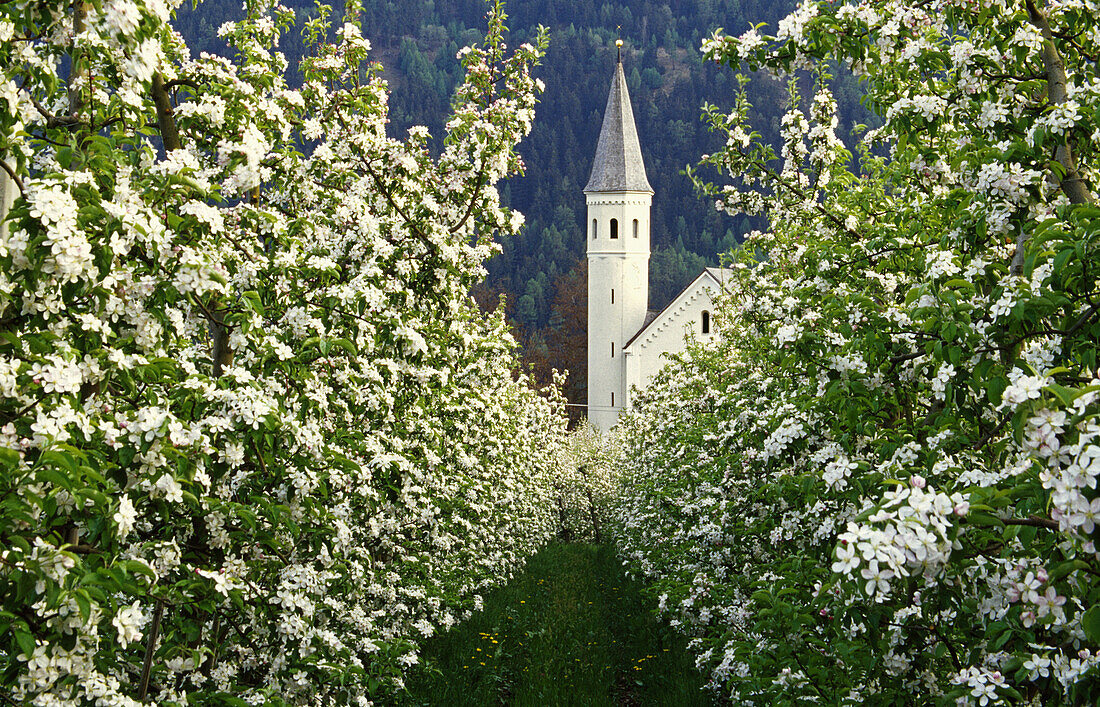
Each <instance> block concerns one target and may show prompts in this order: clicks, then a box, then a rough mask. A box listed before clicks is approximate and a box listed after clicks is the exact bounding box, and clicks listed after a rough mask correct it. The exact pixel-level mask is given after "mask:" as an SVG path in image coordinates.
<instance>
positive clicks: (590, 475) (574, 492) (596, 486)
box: [554, 421, 622, 543]
mask: <svg viewBox="0 0 1100 707" xmlns="http://www.w3.org/2000/svg"><path fill="white" fill-rule="evenodd" d="M619 450H620V445H619V444H618V442H617V439H616V438H615V437H614V436H612V435H600V434H597V433H596V432H595V431H594V429H593V428H592V427H591V426H590V425H588V424H587V422H583V421H582V423H581V424H580V425H578V426H577V427H576V429H574V430H573V431H572V432H570V433H569V437H568V438H567V440H566V442H565V444H564V445H562V447H561V448H560V449H559V451H558V454H557V467H556V469H555V472H554V491H555V493H556V505H557V512H558V533H559V534H560V535H561V537H562V539H563V540H566V541H571V540H576V541H583V542H594V543H601V542H604V541H605V540H606V539H607V538H606V536H605V533H606V530H607V527H608V523H609V522H610V520H611V513H612V510H613V507H614V504H615V498H616V495H617V493H618V489H619V477H618V472H619V469H620V468H621V466H622V465H621V462H620V461H619V459H618V452H619Z"/></svg>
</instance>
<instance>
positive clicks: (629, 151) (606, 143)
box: [584, 61, 653, 194]
mask: <svg viewBox="0 0 1100 707" xmlns="http://www.w3.org/2000/svg"><path fill="white" fill-rule="evenodd" d="M584 191H585V192H586V193H587V192H600V191H645V192H649V193H650V194H652V193H653V188H652V187H651V186H649V180H648V179H646V176H645V163H644V162H642V148H641V147H640V146H639V145H638V130H637V129H636V128H635V127H634V111H633V110H631V108H630V94H629V93H627V90H626V76H624V75H623V64H622V62H621V61H619V62H617V63H616V64H615V76H614V78H612V79H611V93H610V94H609V95H608V97H607V110H605V111H604V114H603V128H601V129H600V139H599V141H598V142H597V143H596V159H595V160H594V161H593V163H592V175H591V176H590V177H589V178H588V185H587V186H586V187H585V188H584Z"/></svg>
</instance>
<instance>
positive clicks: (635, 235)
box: [634, 219, 638, 238]
mask: <svg viewBox="0 0 1100 707" xmlns="http://www.w3.org/2000/svg"><path fill="white" fill-rule="evenodd" d="M634 237H635V238H637V237H638V219H634Z"/></svg>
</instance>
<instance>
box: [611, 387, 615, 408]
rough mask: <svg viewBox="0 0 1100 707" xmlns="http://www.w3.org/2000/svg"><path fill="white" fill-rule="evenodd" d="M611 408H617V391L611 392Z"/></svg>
mask: <svg viewBox="0 0 1100 707" xmlns="http://www.w3.org/2000/svg"><path fill="white" fill-rule="evenodd" d="M611 407H615V391H611Z"/></svg>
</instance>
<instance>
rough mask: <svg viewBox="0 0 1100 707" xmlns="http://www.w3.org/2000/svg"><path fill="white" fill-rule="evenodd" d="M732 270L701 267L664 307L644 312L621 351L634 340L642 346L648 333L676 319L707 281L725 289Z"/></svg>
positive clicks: (630, 346) (627, 347)
mask: <svg viewBox="0 0 1100 707" xmlns="http://www.w3.org/2000/svg"><path fill="white" fill-rule="evenodd" d="M732 273H733V270H731V269H729V268H703V272H701V273H699V276H698V277H697V278H695V279H694V280H692V281H691V284H689V285H688V286H687V287H685V288H684V289H683V290H682V291H681V292H680V294H678V295H676V296H675V297H673V298H672V301H671V302H669V303H668V304H667V305H665V308H664V309H662V310H661V311H660V312H658V313H657V314H656V316H653V315H652V312H649V313H647V314H646V319H645V323H644V324H643V325H642V328H641V329H639V330H638V333H636V334H635V335H634V336H632V337H630V340H628V341H627V342H626V343H625V344H624V345H623V351H624V352H625V351H627V350H628V349H630V348H632V346H633V344H634V342H636V341H637V342H639V345H640V346H642V347H644V346H645V344H646V342H645V338H646V336H647V335H648V334H649V333H652V332H656V331H659V330H660V329H662V328H664V327H665V326H667V325H668V324H669V322H671V321H672V320H674V319H676V317H677V316H678V315H679V313H680V310H681V309H682V308H683V307H684V306H686V305H687V304H689V303H690V302H691V301H693V300H695V299H696V297H698V294H699V291H700V290H701V289H702V287H706V284H707V282H708V281H711V282H713V284H714V285H717V286H718V289H719V290H723V289H725V286H726V282H727V281H729V280H730V278H731V275H732Z"/></svg>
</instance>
